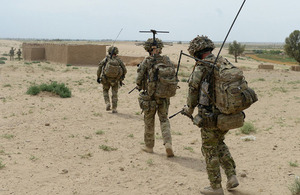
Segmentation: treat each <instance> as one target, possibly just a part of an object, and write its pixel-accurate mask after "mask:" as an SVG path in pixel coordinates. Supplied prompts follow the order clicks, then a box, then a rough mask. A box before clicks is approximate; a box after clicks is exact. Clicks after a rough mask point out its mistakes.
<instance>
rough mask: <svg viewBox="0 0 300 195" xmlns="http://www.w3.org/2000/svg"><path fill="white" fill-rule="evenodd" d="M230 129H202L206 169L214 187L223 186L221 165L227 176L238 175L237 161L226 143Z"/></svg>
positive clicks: (202, 149)
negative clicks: (236, 169)
mask: <svg viewBox="0 0 300 195" xmlns="http://www.w3.org/2000/svg"><path fill="white" fill-rule="evenodd" d="M227 132H228V131H221V130H219V129H214V130H212V129H207V128H202V129H201V137H202V148H201V151H202V154H203V156H204V157H205V161H206V171H207V174H208V179H209V181H210V185H211V187H212V188H214V189H215V188H220V187H221V181H222V178H221V172H220V166H221V167H222V168H223V169H224V171H225V174H226V176H227V178H229V177H231V176H232V175H236V172H235V162H234V160H233V158H232V157H231V154H230V152H229V149H228V147H227V146H226V144H225V143H224V139H225V134H226V133H227Z"/></svg>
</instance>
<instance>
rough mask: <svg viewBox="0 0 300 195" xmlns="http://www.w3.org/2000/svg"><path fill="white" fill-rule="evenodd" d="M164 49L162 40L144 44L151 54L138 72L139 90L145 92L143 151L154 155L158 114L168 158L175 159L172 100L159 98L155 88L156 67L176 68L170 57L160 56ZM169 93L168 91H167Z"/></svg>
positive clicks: (142, 103)
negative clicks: (170, 107)
mask: <svg viewBox="0 0 300 195" xmlns="http://www.w3.org/2000/svg"><path fill="white" fill-rule="evenodd" d="M162 48H163V43H162V41H161V40H159V39H157V38H155V41H154V40H153V39H152V38H150V39H148V40H147V41H146V42H145V44H144V49H145V50H146V51H147V52H148V53H149V56H147V57H145V59H144V60H143V62H142V63H141V64H140V65H139V67H138V70H137V78H136V84H137V87H136V88H137V89H138V90H139V91H140V90H143V91H142V92H140V94H139V104H140V107H141V109H142V110H143V112H144V125H145V132H144V141H145V146H144V147H143V148H142V150H143V151H145V152H148V153H153V147H154V143H155V137H154V136H155V130H154V126H155V124H154V123H155V121H154V119H155V114H156V113H157V114H158V117H159V121H160V128H161V132H162V137H163V144H164V146H165V149H166V154H167V157H173V156H174V153H173V149H172V137H171V133H170V122H169V119H168V111H169V105H170V98H168V97H165V98H162V97H159V95H155V94H156V90H157V89H155V86H157V81H158V78H157V74H156V72H157V71H156V70H157V69H155V68H154V67H155V66H157V65H159V64H165V65H168V66H169V67H173V68H174V64H172V62H171V61H170V59H169V57H167V56H165V55H160V54H161V51H162ZM165 92H167V90H165Z"/></svg>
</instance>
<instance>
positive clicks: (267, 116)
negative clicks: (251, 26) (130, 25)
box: [0, 40, 300, 195]
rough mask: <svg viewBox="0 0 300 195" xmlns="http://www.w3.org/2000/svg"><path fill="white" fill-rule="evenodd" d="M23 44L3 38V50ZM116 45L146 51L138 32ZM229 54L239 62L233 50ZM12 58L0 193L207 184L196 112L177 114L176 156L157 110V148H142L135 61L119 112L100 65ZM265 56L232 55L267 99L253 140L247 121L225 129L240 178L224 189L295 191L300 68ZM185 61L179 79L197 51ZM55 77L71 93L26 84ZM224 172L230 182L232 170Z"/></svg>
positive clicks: (173, 52) (174, 107)
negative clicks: (108, 97) (244, 127)
mask: <svg viewBox="0 0 300 195" xmlns="http://www.w3.org/2000/svg"><path fill="white" fill-rule="evenodd" d="M20 45H21V42H18V41H12V40H0V54H3V53H8V51H9V49H10V47H17V48H19V46H20ZM116 46H117V47H118V48H119V51H120V55H125V56H126V55H127V56H146V55H147V54H146V52H145V51H144V49H143V48H142V47H141V46H135V45H134V43H133V42H132V43H130V42H120V43H117V44H116ZM186 49H187V45H186V44H174V45H173V46H165V48H164V50H163V54H166V55H169V56H170V58H171V60H172V61H173V62H175V63H177V61H178V55H179V52H180V50H183V51H184V52H186V53H187V50H186ZM217 51H218V48H217V49H216V50H215V52H217ZM222 55H223V56H225V57H227V58H228V59H229V60H230V61H231V62H232V63H234V59H233V58H232V57H231V56H229V55H228V54H227V51H226V50H224V51H223V52H222ZM0 57H2V56H1V55H0ZM3 57H5V56H3ZM7 58H8V60H7V61H6V63H5V64H0V109H1V113H0V162H1V163H0V167H1V169H0V194H1V195H9V194H17V195H24V194H30V195H41V194H67V195H68V194H81V195H98V194H103V195H106V194H114V195H115V194H116V195H119V194H128V195H140V194H147V195H148V194H153V195H154V194H155V195H171V194H178V195H183V194H189V195H194V194H200V192H199V190H200V189H201V188H203V187H205V186H207V185H208V179H207V174H206V170H205V161H204V157H203V156H202V154H201V137H200V130H199V128H198V127H196V126H194V125H193V124H192V122H191V121H190V119H188V118H186V117H184V116H182V115H178V116H177V117H175V118H173V119H171V120H170V123H171V129H172V138H173V147H174V152H175V155H176V156H175V157H174V158H167V157H166V154H165V150H164V146H163V144H162V139H161V131H160V127H159V123H158V118H157V119H156V127H155V128H156V145H155V147H154V154H148V153H144V152H142V151H141V150H140V148H141V146H142V145H143V143H144V142H143V133H144V126H143V114H141V110H140V108H139V106H138V101H137V98H138V91H134V92H132V93H131V94H128V92H129V91H130V90H131V89H132V88H134V87H135V76H136V67H134V66H128V67H127V68H128V74H127V75H126V78H125V80H124V83H125V84H126V85H125V86H123V87H121V88H120V90H119V102H118V105H119V106H118V113H117V114H112V113H111V112H108V111H105V104H104V100H103V95H102V86H101V85H99V84H98V83H97V82H96V71H97V67H84V66H80V67H74V66H66V65H62V64H55V63H51V62H50V63H49V62H48V63H46V62H40V63H27V64H25V63H24V61H17V60H15V61H9V57H7ZM260 63H261V62H258V61H254V60H249V59H247V58H242V59H239V62H238V63H237V64H236V63H234V64H235V65H237V66H238V67H241V68H242V69H243V70H244V75H245V77H246V79H247V81H248V84H249V86H250V87H251V88H253V89H254V90H255V91H256V93H257V94H258V98H259V101H258V102H256V103H255V104H253V105H252V106H251V107H250V108H249V109H247V110H246V111H245V113H246V122H249V123H252V124H253V125H254V127H255V128H256V133H252V134H251V135H253V136H255V137H256V139H255V141H243V140H242V139H241V137H243V136H245V135H244V134H241V133H240V130H239V129H234V130H231V131H230V132H229V133H228V135H227V136H226V139H225V141H226V143H227V145H228V147H229V149H230V151H231V154H232V156H233V158H234V160H235V162H236V165H237V175H238V179H239V182H240V186H238V187H237V188H236V190H234V191H232V192H228V191H226V190H225V194H226V195H288V194H291V192H290V190H289V186H290V185H291V184H292V183H293V182H294V179H295V177H296V176H299V175H300V165H299V164H300V137H299V133H300V109H299V108H300V72H294V71H290V70H289V67H288V66H284V65H278V64H274V65H275V69H274V70H269V71H267V70H258V69H257V66H258V65H259V64H260ZM181 65H182V66H181V67H180V70H179V75H180V80H181V81H185V80H186V79H187V77H188V75H189V74H190V73H191V71H192V66H193V60H191V59H188V58H187V57H183V58H182V64H181ZM51 81H57V82H59V83H65V84H66V86H67V87H69V88H70V90H71V92H72V97H71V98H60V97H58V96H54V95H51V94H47V93H41V94H39V95H37V96H30V95H27V94H26V91H27V89H28V87H29V86H30V85H32V84H38V85H39V84H42V83H50V82H51ZM179 86H180V89H179V90H178V91H177V94H176V96H175V97H173V98H171V105H170V110H169V115H171V114H173V113H175V112H177V111H179V110H180V109H181V108H182V107H183V106H184V105H185V102H186V97H187V89H188V88H187V83H186V82H180V83H179ZM105 149H106V150H105ZM109 149H111V151H107V150H109ZM292 164H294V165H298V166H292ZM1 165H2V166H1ZM222 176H223V181H222V184H223V186H224V188H225V186H226V178H225V174H224V172H222Z"/></svg>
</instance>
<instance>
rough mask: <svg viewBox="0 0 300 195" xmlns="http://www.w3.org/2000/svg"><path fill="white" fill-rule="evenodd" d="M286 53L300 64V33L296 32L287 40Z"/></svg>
mask: <svg viewBox="0 0 300 195" xmlns="http://www.w3.org/2000/svg"><path fill="white" fill-rule="evenodd" d="M284 51H285V53H286V54H287V55H288V56H290V57H291V58H294V59H295V60H296V61H297V62H298V63H299V64H300V31H299V30H295V31H294V32H292V33H291V34H290V36H289V37H287V38H285V45H284Z"/></svg>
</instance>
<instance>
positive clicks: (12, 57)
mask: <svg viewBox="0 0 300 195" xmlns="http://www.w3.org/2000/svg"><path fill="white" fill-rule="evenodd" d="M15 50H16V49H14V48H13V47H12V48H11V49H10V51H9V56H10V58H9V59H10V60H14V56H15Z"/></svg>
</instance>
